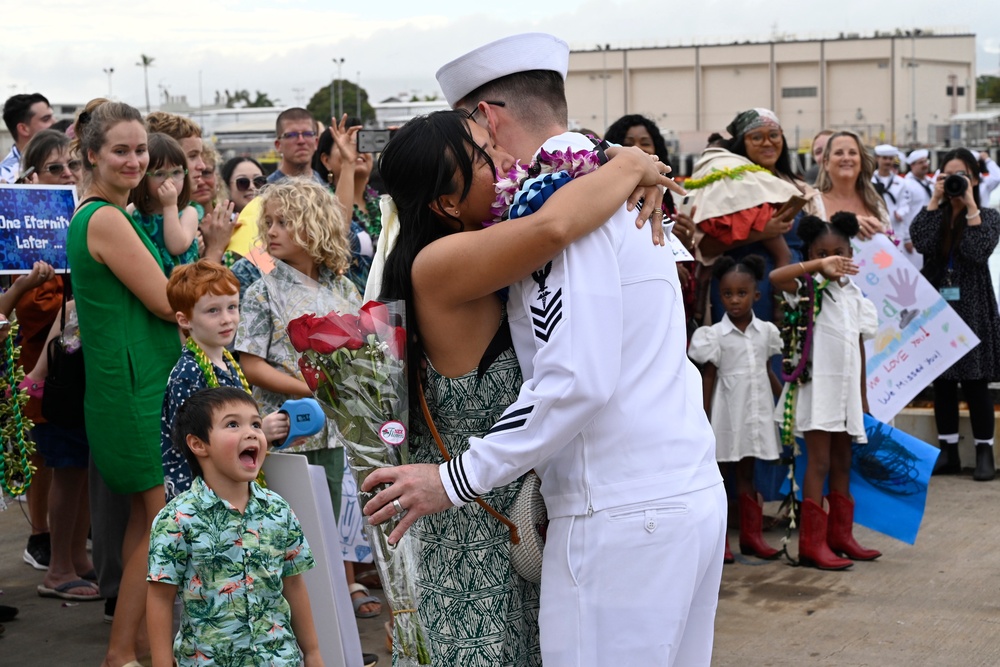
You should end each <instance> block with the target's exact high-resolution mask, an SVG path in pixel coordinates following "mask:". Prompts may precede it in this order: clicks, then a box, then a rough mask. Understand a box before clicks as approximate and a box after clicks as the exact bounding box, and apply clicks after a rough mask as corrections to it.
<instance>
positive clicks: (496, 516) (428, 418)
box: [419, 382, 521, 544]
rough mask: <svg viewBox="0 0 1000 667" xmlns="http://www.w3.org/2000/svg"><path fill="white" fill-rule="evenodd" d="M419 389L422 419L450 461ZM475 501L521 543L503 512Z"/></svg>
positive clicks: (513, 539) (443, 454)
mask: <svg viewBox="0 0 1000 667" xmlns="http://www.w3.org/2000/svg"><path fill="white" fill-rule="evenodd" d="M419 389H420V408H421V410H422V411H423V413H424V419H425V420H426V421H427V426H428V428H430V430H431V435H432V436H434V442H436V443H437V446H438V450H439V451H440V452H441V456H443V457H444V460H445V461H446V462H447V461H451V455H450V454H448V448H447V447H445V446H444V441H443V440H442V439H441V434H440V433H438V430H437V426H435V425H434V418H433V417H431V410H430V408H428V407H427V399H426V398H424V383H423V382H421V383H420V384H419ZM476 503H477V504H478V505H479V506H480V507H482V508H483V509H484V510H486V511H487V512H488V513H489V515H490V516H491V517H493V518H494V519H496V520H497V521H499V522H500V523H502V524H503V525H505V526H507V528H508V530H510V541H511V543H512V544H520V543H521V536H520V535H518V534H517V526H515V525H514V524H513V522H511V520H510V519H508V518H507V517H505V516H504V515H503V514H500V512H497V511H496V510H495V509H493V508H492V507H490V505H489V503H487V502H486V501H485V500H483V499H482V498H476Z"/></svg>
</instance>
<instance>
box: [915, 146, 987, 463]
mask: <svg viewBox="0 0 1000 667" xmlns="http://www.w3.org/2000/svg"><path fill="white" fill-rule="evenodd" d="M941 163H942V165H943V166H942V168H941V173H940V175H939V176H938V178H937V181H936V182H935V184H934V194H933V195H931V201H930V203H929V204H927V208H925V209H924V210H922V211H921V212H920V213H919V214H917V217H916V218H914V220H913V224H912V225H911V227H910V238H911V239H912V240H913V245H914V247H915V248H916V249H917V252H919V253H921V254H923V256H924V268H923V274H924V276H926V278H927V279H928V280H929V281H930V283H931V284H932V285H934V287H936V288H937V289H938V291H939V292H941V296H942V297H943V298H944V299H945V301H947V302H948V305H950V306H951V307H952V308H953V309H954V310H955V312H956V313H958V315H959V317H961V318H962V319H963V320H964V321H965V323H966V324H968V325H969V327H970V328H971V329H972V330H973V332H975V334H976V335H977V336H978V337H979V340H980V343H979V345H977V346H976V347H974V348H973V349H972V350H971V351H970V352H969V353H968V354H966V355H965V356H964V357H962V358H961V359H959V360H958V361H957V362H956V363H955V364H954V365H953V366H952V367H951V368H949V369H948V370H946V371H945V372H944V373H942V374H941V376H940V377H938V379H937V380H935V381H934V419H935V421H936V422H937V431H938V440H939V446H940V447H941V455H940V457H939V458H938V461H937V464H936V465H935V466H934V472H935V474H958V473H959V472H961V469H962V466H961V462H960V461H959V457H958V384H959V383H961V384H962V393H963V394H964V395H965V400H966V402H967V403H968V404H969V418H970V420H971V421H972V435H973V437H974V438H975V441H976V469H975V472H974V473H973V479H975V480H977V481H988V480H991V479H993V478H994V476H995V475H996V468H995V465H994V460H993V432H994V417H993V401H992V399H991V398H990V393H989V383H990V382H995V381H996V380H998V379H1000V338H998V337H997V335H996V332H997V331H998V330H1000V314H998V313H997V297H996V294H995V292H994V291H993V281H992V279H991V278H990V269H989V265H988V261H989V258H990V255H991V254H992V253H993V250H994V248H996V245H997V240H998V238H1000V213H997V211H996V210H995V209H992V208H988V207H987V208H980V200H979V170H978V164H977V159H976V156H975V155H973V154H972V153H971V152H970V151H969V150H967V149H965V148H956V149H955V150H952V151H949V152H948V153H947V154H945V156H944V158H943V159H942V160H941Z"/></svg>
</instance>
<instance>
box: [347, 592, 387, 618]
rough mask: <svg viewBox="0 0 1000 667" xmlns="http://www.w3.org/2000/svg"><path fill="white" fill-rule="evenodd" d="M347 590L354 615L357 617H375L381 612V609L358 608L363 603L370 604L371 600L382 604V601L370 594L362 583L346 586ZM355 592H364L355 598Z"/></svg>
mask: <svg viewBox="0 0 1000 667" xmlns="http://www.w3.org/2000/svg"><path fill="white" fill-rule="evenodd" d="M347 590H348V591H349V592H350V594H351V604H352V605H354V616H355V617H357V618H375V617H376V616H378V615H379V614H381V613H382V610H381V609H379V610H378V611H367V612H362V611H360V609H361V607H362V606H363V605H366V604H370V603H372V602H374V603H377V604H379V605H381V604H382V601H381V600H379V599H378V598H377V597H375V596H374V595H372V594H371V592H370V591H369V590H368V589H367V588H365V587H364V586H363V585H362V584H351V585H350V587H348V589H347ZM355 593H364V595H363V596H361V597H359V598H356V597H354V594H355Z"/></svg>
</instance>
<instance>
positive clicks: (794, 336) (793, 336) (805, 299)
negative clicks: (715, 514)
mask: <svg viewBox="0 0 1000 667" xmlns="http://www.w3.org/2000/svg"><path fill="white" fill-rule="evenodd" d="M816 283H817V281H816V280H815V279H814V278H813V277H812V276H811V275H809V274H806V275H804V276H803V277H802V280H801V281H800V284H799V289H798V295H799V298H798V301H797V302H796V304H795V305H792V304H790V303H788V301H787V300H784V299H783V300H782V301H783V302H784V321H783V322H782V324H781V342H782V350H781V370H782V373H781V375H782V379H783V380H785V381H786V382H787V384H788V391H787V392H785V402H784V406H783V408H782V421H781V444H782V446H783V447H790V448H791V450H792V454H791V457H789V458H788V459H787V463H788V481H789V485H788V486H789V491H788V498H787V499H786V501H785V502H786V503H788V504H789V506H791V507H795V506H796V493H797V492H798V490H799V486H798V483H797V482H796V481H795V459H796V457H797V456H798V455H799V454H800V451H799V446H798V443H797V442H796V440H795V399H796V397H797V394H798V391H797V390H798V388H799V387H801V386H802V385H805V384H807V383H808V382H810V381H811V380H812V375H811V373H810V371H811V370H812V337H813V330H814V325H815V323H816V318H817V317H819V313H820V311H821V310H822V309H823V294H824V292H825V291H826V287H827V285H829V284H830V281H829V280H824V281H823V282H822V283H820V284H818V285H817V284H816ZM795 514H796V513H795V512H794V511H793V512H791V514H790V516H791V521H790V522H789V524H788V528H787V529H786V530H785V536H784V537H783V538H782V539H781V542H782V545H783V546H782V550H783V552H784V554H785V557H786V558H787V559H788V560H789V561H791V562H792V563H794V564H797V562H796V561H795V560H794V559H792V557H791V556H790V555H789V554H788V542H789V541H790V539H791V534H792V529H793V528H795Z"/></svg>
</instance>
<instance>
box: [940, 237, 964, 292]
mask: <svg viewBox="0 0 1000 667" xmlns="http://www.w3.org/2000/svg"><path fill="white" fill-rule="evenodd" d="M938 291H939V292H940V293H941V298H943V299H944V300H945V301H958V298H959V295H960V293H961V292H960V290H959V286H958V285H957V284H955V244H954V243H952V247H951V249H950V250H949V251H948V268H946V269H945V271H944V280H943V281H942V282H941V287H940V289H938Z"/></svg>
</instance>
